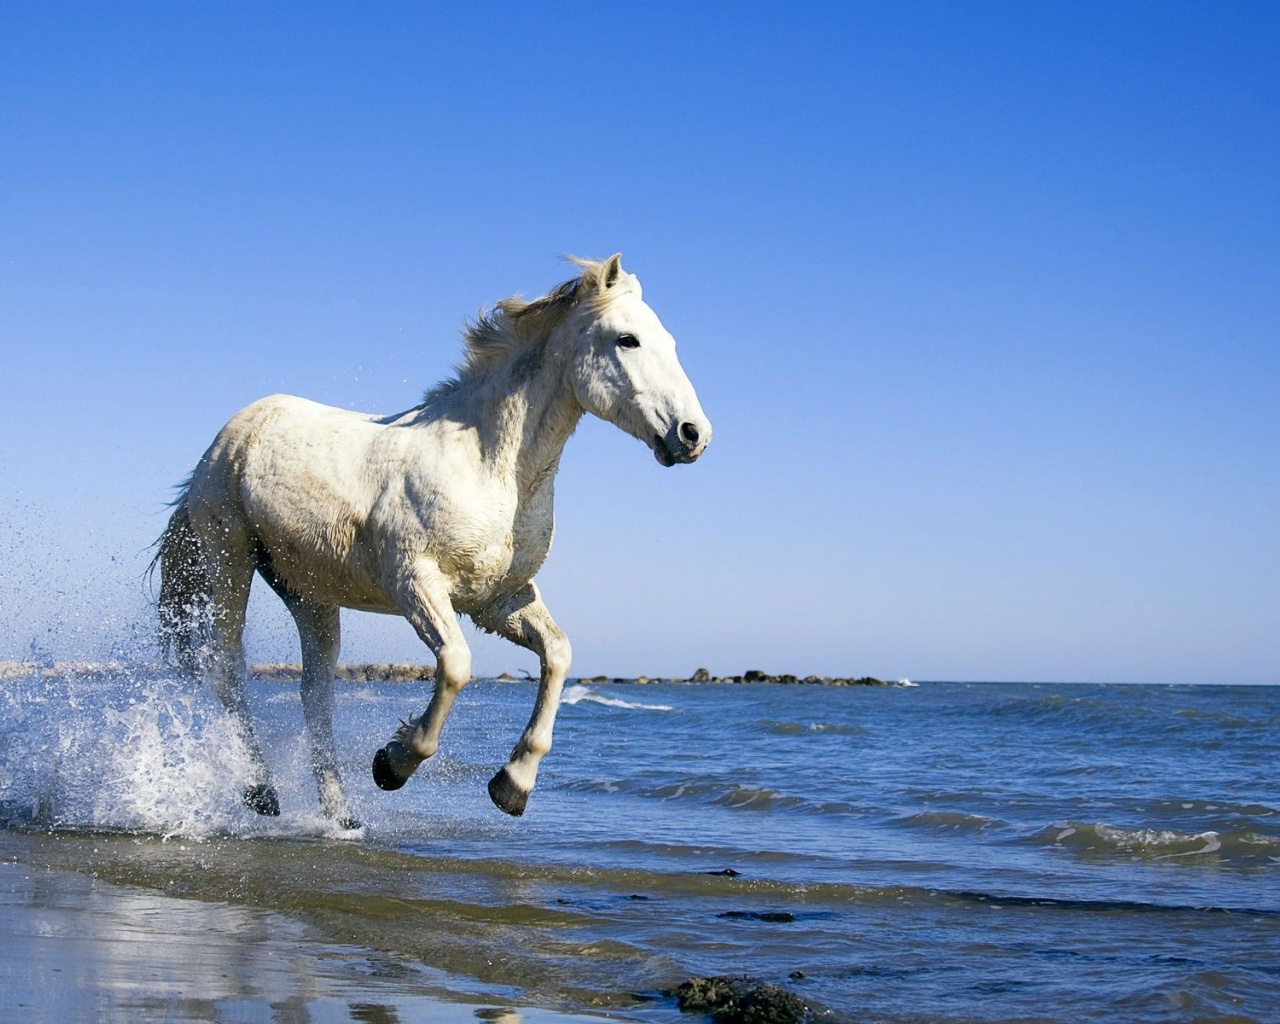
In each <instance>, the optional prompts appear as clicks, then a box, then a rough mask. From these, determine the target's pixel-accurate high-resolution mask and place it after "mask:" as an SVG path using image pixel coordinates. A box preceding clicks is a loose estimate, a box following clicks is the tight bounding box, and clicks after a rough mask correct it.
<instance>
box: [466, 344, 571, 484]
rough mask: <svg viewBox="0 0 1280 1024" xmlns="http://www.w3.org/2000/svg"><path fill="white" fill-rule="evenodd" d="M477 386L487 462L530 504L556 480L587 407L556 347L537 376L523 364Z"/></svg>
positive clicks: (540, 364) (517, 362) (536, 371)
mask: <svg viewBox="0 0 1280 1024" xmlns="http://www.w3.org/2000/svg"><path fill="white" fill-rule="evenodd" d="M477 384H478V385H479V386H478V387H477V388H476V393H475V394H474V395H473V396H471V397H472V399H473V400H474V401H475V402H476V405H477V412H478V413H479V416H478V423H477V426H478V429H479V430H480V436H481V438H482V440H483V447H484V451H485V457H486V461H488V462H489V463H490V467H491V469H492V471H493V472H495V473H496V474H498V475H502V476H510V477H511V478H513V479H514V480H515V482H516V486H517V488H518V491H519V494H520V497H521V499H522V500H525V501H527V500H529V499H530V498H531V497H532V496H533V495H534V494H535V493H537V492H538V491H539V490H541V489H542V488H543V487H545V486H547V485H548V484H549V483H550V482H551V480H552V479H553V478H554V477H555V474H556V470H557V469H558V468H559V465H560V456H561V454H562V453H563V451H564V446H565V442H566V441H568V440H569V436H570V435H571V434H572V433H573V431H574V428H575V427H577V425H578V421H579V420H580V419H581V418H582V415H583V409H582V406H581V405H580V404H579V403H578V400H577V399H576V398H575V397H574V394H573V390H572V388H571V386H570V385H569V383H568V380H567V374H566V373H565V367H564V366H563V365H562V364H561V361H560V360H558V359H556V358H555V356H554V354H553V352H552V351H551V350H550V346H548V348H547V349H546V350H544V351H543V353H542V358H541V359H539V360H537V361H536V365H535V366H534V367H533V369H532V372H530V363H529V362H528V361H522V360H519V359H517V360H514V361H512V363H511V364H510V365H508V366H507V367H505V368H504V369H502V370H498V371H497V372H492V373H490V374H489V375H487V379H486V380H485V381H483V382H482V383H481V382H477Z"/></svg>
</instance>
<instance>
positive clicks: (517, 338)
mask: <svg viewBox="0 0 1280 1024" xmlns="http://www.w3.org/2000/svg"><path fill="white" fill-rule="evenodd" d="M566 259H567V260H568V262H570V263H573V264H575V265H576V266H578V267H580V268H581V270H582V272H581V273H580V274H579V275H578V276H577V277H574V278H571V279H570V280H568V281H565V282H564V283H563V284H560V285H557V286H556V287H555V288H553V289H552V290H551V291H550V292H548V293H547V294H546V295H542V296H539V297H538V298H536V299H529V300H525V299H522V298H520V297H519V296H517V295H513V296H511V297H509V298H506V299H501V300H500V301H498V302H496V303H494V304H493V305H492V306H488V307H486V308H484V309H482V310H480V312H479V313H478V314H477V315H476V318H475V319H474V320H469V321H467V324H466V328H465V329H464V331H463V333H462V340H463V344H464V346H465V347H464V350H463V354H464V356H465V360H464V362H463V363H462V364H461V365H460V366H459V367H457V370H456V377H455V378H454V379H453V380H451V381H447V382H446V383H444V384H442V385H440V386H439V387H437V388H434V389H432V391H431V392H429V393H428V397H430V395H433V394H437V393H440V392H447V391H452V390H454V389H456V388H457V387H458V385H459V384H461V383H462V382H463V381H465V380H466V379H467V378H468V377H470V376H474V375H475V374H478V373H482V372H484V371H485V370H487V369H489V368H491V367H493V366H494V365H495V364H497V363H500V362H502V361H504V360H506V359H508V358H510V357H511V356H513V355H514V354H516V353H517V352H519V351H522V350H524V349H525V348H528V347H529V346H532V345H541V344H544V343H545V342H546V340H547V338H548V337H550V335H551V332H552V331H554V330H555V329H556V328H557V327H559V326H560V324H561V323H563V322H564V319H565V317H567V316H568V315H569V314H570V313H571V312H572V311H573V309H574V308H575V307H576V306H577V305H578V303H579V302H584V303H586V304H587V306H588V307H589V308H590V309H591V310H592V311H593V312H597V313H598V312H600V311H601V310H603V309H604V308H605V307H606V306H608V305H609V304H610V303H611V302H614V301H615V300H616V299H617V298H618V297H619V296H621V295H624V294H627V293H628V292H630V291H632V290H633V288H634V284H632V282H634V280H635V279H634V278H632V277H631V276H630V275H628V274H623V275H622V277H621V278H618V279H617V283H618V284H619V285H624V286H623V287H605V285H606V284H612V283H613V279H612V278H610V276H609V275H615V276H616V275H618V274H619V273H620V267H619V265H618V262H617V257H613V258H612V259H609V260H599V261H597V260H586V259H579V258H578V257H576V256H568V257H566ZM624 279H625V280H624Z"/></svg>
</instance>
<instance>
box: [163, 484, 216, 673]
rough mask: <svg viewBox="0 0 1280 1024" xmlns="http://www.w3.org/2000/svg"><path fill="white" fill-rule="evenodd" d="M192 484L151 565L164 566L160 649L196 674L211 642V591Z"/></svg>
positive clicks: (178, 503) (184, 492)
mask: <svg viewBox="0 0 1280 1024" xmlns="http://www.w3.org/2000/svg"><path fill="white" fill-rule="evenodd" d="M188 487H189V482H188V485H186V486H184V487H183V488H182V492H181V493H180V494H179V496H178V499H177V500H176V501H175V502H174V509H173V515H171V516H170V517H169V525H168V526H167V527H166V528H165V531H164V535H163V536H162V537H161V538H160V550H159V551H158V552H157V553H156V556H155V558H154V559H153V560H152V563H151V567H152V569H153V570H154V569H155V568H156V567H157V566H159V569H160V598H159V600H158V602H157V611H158V612H159V614H160V649H161V651H162V652H163V653H164V656H165V659H166V660H168V661H171V662H177V663H178V665H179V666H180V667H182V668H183V669H185V670H186V671H188V672H191V673H195V672H196V671H197V670H198V669H199V657H200V653H201V649H202V648H203V647H204V646H205V644H206V643H207V635H206V634H207V632H208V618H209V606H210V594H209V587H208V582H207V581H208V575H207V572H208V570H207V568H206V566H205V562H204V554H203V552H202V551H201V549H200V538H199V537H198V536H197V535H196V532H195V530H194V529H193V528H192V526H191V513H190V509H189V507H188V504H187V491H188Z"/></svg>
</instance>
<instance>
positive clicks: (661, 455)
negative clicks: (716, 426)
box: [653, 420, 711, 466]
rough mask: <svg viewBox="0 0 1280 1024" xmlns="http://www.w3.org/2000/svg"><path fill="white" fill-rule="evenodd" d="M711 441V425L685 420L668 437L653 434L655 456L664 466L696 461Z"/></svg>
mask: <svg viewBox="0 0 1280 1024" xmlns="http://www.w3.org/2000/svg"><path fill="white" fill-rule="evenodd" d="M710 443H711V425H710V424H703V425H701V426H699V425H698V424H697V423H694V422H692V421H691V420H685V421H684V422H683V423H681V424H680V425H679V426H678V427H676V428H675V430H673V431H671V433H670V434H668V435H667V436H666V437H663V436H662V435H661V434H654V435H653V456H654V458H656V459H657V460H658V461H659V462H660V463H661V464H662V465H664V466H674V465H675V464H676V463H677V462H683V463H689V462H696V461H697V459H698V456H700V455H701V454H702V453H703V452H704V451H706V450H707V445H708V444H710Z"/></svg>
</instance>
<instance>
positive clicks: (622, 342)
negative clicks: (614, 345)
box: [618, 334, 640, 348]
mask: <svg viewBox="0 0 1280 1024" xmlns="http://www.w3.org/2000/svg"><path fill="white" fill-rule="evenodd" d="M639 347H640V339H639V338H637V337H636V336H635V335H634V334H619V335H618V348H639Z"/></svg>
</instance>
